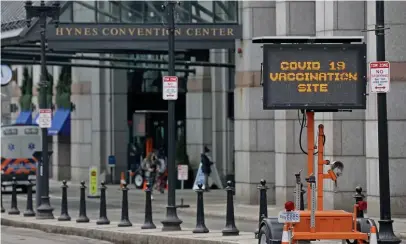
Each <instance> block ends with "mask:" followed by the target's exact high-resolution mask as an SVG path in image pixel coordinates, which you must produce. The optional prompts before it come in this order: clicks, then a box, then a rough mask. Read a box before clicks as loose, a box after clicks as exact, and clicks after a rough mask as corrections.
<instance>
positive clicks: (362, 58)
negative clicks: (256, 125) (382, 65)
mask: <svg viewBox="0 0 406 244" xmlns="http://www.w3.org/2000/svg"><path fill="white" fill-rule="evenodd" d="M329 48H331V49H334V50H337V49H338V48H341V49H342V50H343V51H348V50H350V51H351V50H354V51H357V52H358V57H357V60H356V62H357V66H358V67H359V70H357V73H358V80H359V83H360V84H359V86H360V87H359V89H360V91H359V95H360V96H363V97H362V99H361V102H360V103H356V104H355V103H354V104H327V103H325V104H324V105H316V104H314V105H313V104H309V103H307V104H304V103H299V104H287V103H278V104H277V103H275V104H270V103H271V102H269V101H270V97H269V95H268V94H269V92H268V91H269V89H271V87H270V84H269V83H270V82H269V77H268V75H269V68H268V67H269V62H270V60H269V56H268V54H269V52H270V50H272V49H279V50H282V49H287V50H289V51H292V50H294V49H296V50H311V49H323V51H326V50H328V49H329ZM366 54H367V50H366V44H365V43H361V44H291V43H290V44H264V45H263V70H262V81H263V109H264V110H292V109H295V110H297V109H299V110H312V111H339V110H351V109H362V110H365V109H366V96H367V90H366V89H367V88H366V87H367V77H366V74H367V56H366ZM269 104H270V105H269Z"/></svg>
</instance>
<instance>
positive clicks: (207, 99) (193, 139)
mask: <svg viewBox="0 0 406 244" xmlns="http://www.w3.org/2000/svg"><path fill="white" fill-rule="evenodd" d="M191 68H192V67H191ZM193 68H194V69H196V74H195V75H190V76H189V79H188V82H187V89H188V90H187V93H186V149H187V153H188V155H189V160H190V164H191V167H192V168H193V169H194V170H195V171H196V170H197V168H198V167H199V163H200V154H201V153H202V152H203V146H204V145H207V146H208V147H211V143H212V122H211V116H212V99H211V78H210V68H209V67H193ZM211 149H212V150H213V148H211Z"/></svg>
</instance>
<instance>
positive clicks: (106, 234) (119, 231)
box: [1, 214, 258, 244]
mask: <svg viewBox="0 0 406 244" xmlns="http://www.w3.org/2000/svg"><path fill="white" fill-rule="evenodd" d="M1 224H2V225H6V226H14V227H20V228H29V229H38V230H41V231H44V232H48V233H56V234H63V235H75V236H83V237H87V238H92V239H99V240H103V241H109V242H112V243H143V244H255V243H257V242H258V240H255V239H254V236H253V234H252V233H249V232H240V235H239V236H229V237H223V236H222V233H221V231H210V233H206V234H193V233H192V229H185V228H183V229H182V231H176V232H162V231H161V228H162V226H161V225H159V224H157V223H155V224H156V225H157V229H153V230H142V229H141V225H140V224H134V223H133V226H132V227H117V224H118V222H111V224H110V225H96V221H94V220H93V221H91V222H90V223H80V224H78V223H76V221H75V220H74V219H73V220H72V221H68V222H60V221H57V220H56V219H54V220H37V219H35V217H34V218H27V217H22V216H15V215H14V216H13V215H6V214H2V216H1Z"/></svg>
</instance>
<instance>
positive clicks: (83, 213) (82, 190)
mask: <svg viewBox="0 0 406 244" xmlns="http://www.w3.org/2000/svg"><path fill="white" fill-rule="evenodd" d="M80 184H81V186H80V206H79V218H77V219H76V223H89V221H90V220H89V218H88V217H87V216H86V197H85V190H86V186H85V181H81V182H80Z"/></svg>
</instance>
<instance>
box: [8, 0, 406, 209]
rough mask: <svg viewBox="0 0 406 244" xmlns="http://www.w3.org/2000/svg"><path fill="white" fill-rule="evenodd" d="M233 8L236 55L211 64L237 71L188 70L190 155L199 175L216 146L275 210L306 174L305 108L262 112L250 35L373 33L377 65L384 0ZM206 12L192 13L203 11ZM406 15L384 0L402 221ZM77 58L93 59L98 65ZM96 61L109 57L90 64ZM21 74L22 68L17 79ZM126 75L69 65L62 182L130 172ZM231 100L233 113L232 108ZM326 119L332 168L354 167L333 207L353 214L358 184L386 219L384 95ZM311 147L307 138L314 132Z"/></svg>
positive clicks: (234, 173) (394, 188) (251, 194)
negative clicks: (264, 188)
mask: <svg viewBox="0 0 406 244" xmlns="http://www.w3.org/2000/svg"><path fill="white" fill-rule="evenodd" d="M226 2H227V1H224V2H220V3H221V4H223V3H226ZM205 3H206V2H205ZM208 3H211V2H207V4H208ZM86 4H92V2H86ZM94 4H96V5H95V6H98V8H99V11H100V10H101V9H102V8H104V9H103V11H104V12H107V13H109V14H110V15H111V14H115V13H114V11H119V12H120V11H122V10H116V9H114V8H112V7H111V6H107V4H104V5H103V4H100V5H99V4H98V3H94ZM105 5H106V6H105ZM215 5H216V4H212V5H210V4H208V5H207V6H205V5H204V4H201V7H204V8H206V9H210V6H215ZM218 6H220V4H219V5H218ZM237 6H238V9H237ZM155 7H157V6H155ZM229 7H230V6H229ZM235 7H236V13H237V14H238V18H237V17H235V18H234V19H232V18H229V19H228V20H229V21H231V22H232V21H237V20H238V22H239V24H241V25H242V36H241V38H240V39H237V40H235V47H234V48H233V49H223V48H219V49H210V51H209V54H210V55H209V57H208V60H207V61H210V62H213V63H232V64H235V69H229V68H218V67H200V66H196V67H189V68H192V69H194V70H195V72H194V73H193V74H189V75H188V77H187V87H186V88H187V89H186V90H187V92H186V93H185V106H186V107H185V118H184V121H185V131H186V133H185V135H186V152H187V154H188V156H189V160H190V162H191V166H192V168H193V169H194V171H196V170H197V167H198V165H199V160H200V153H201V152H202V150H203V146H204V145H208V146H209V147H210V148H211V149H212V154H213V159H214V161H215V162H216V166H217V169H218V171H219V173H220V175H221V178H222V179H223V180H226V179H227V178H228V177H231V178H232V177H234V178H235V184H236V197H237V199H238V200H239V201H242V202H245V203H250V204H255V203H258V193H257V191H258V190H257V185H258V183H259V180H260V179H261V178H263V179H265V180H266V181H267V184H268V186H269V187H270V189H269V191H268V198H269V201H270V203H274V204H277V205H281V204H283V203H284V202H285V201H287V200H291V199H293V190H294V184H295V180H294V173H295V172H298V171H299V170H300V169H303V168H305V165H306V155H305V154H303V153H302V152H301V150H300V148H299V130H300V123H299V119H298V112H297V111H282V110H277V111H271V110H263V109H262V108H263V106H262V92H263V89H262V86H261V63H262V49H261V46H260V45H259V44H253V43H252V38H254V37H258V36H364V38H365V39H364V40H365V42H366V43H367V48H368V54H367V59H368V61H374V60H375V59H376V40H375V33H374V32H373V31H367V32H365V30H370V29H374V25H375V2H372V1H365V2H364V1H355V2H346V1H244V2H238V5H235ZM71 8H72V11H70V12H65V13H66V14H65V15H62V17H61V21H62V19H63V18H66V20H71V19H73V20H74V22H84V23H91V22H95V21H96V19H95V18H97V17H95V16H99V20H100V18H107V17H105V15H103V16H104V17H100V16H102V15H98V14H96V15H95V14H94V10H92V9H91V8H89V6H84V5H83V4H76V3H74V4H73V5H72V6H71ZM198 8H199V7H192V8H191V9H192V12H193V11H194V12H193V14H194V15H196V13H197V12H196V9H198ZM221 9H223V8H220V7H218V8H217V9H216V8H213V7H212V8H211V9H210V11H211V12H212V13H215V14H216V15H215V16H219V18H220V17H221V16H223V15H225V14H224V13H222V12H221V11H223V10H221ZM92 11H93V12H92ZM216 11H217V12H216ZM405 12H406V4H404V3H403V2H400V1H399V2H396V1H388V2H385V14H386V16H385V18H386V20H385V21H386V25H387V27H389V28H390V29H389V30H387V31H386V40H385V41H386V59H387V60H388V61H390V62H391V81H392V84H391V91H390V93H389V94H388V125H389V154H390V179H391V196H392V202H391V204H392V213H393V215H395V216H405V215H406V211H405V208H404V207H405V204H406V188H405V187H404V186H405V184H406V182H405V180H404V179H403V174H404V173H405V172H406V164H405V158H406V151H405V150H404V145H405V139H404V138H405V135H406V126H405V125H406V113H405V112H404V111H405V110H404V109H403V107H402V105H403V101H404V95H403V93H404V91H405V89H406V88H405V87H404V86H405V85H404V84H406V83H405V81H406V73H405V72H404V70H405V68H404V66H405V61H406V51H405V50H406V41H405V40H406V38H405V35H406V18H405V15H404V13H405ZM67 13H69V14H67ZM222 14H223V15H222ZM121 15H122V13H120V16H121ZM89 16H91V17H89ZM127 16H130V15H128V14H127ZM227 16H230V14H228V15H227ZM147 17H148V18H154V17H155V15H154V14H150V13H149V14H147ZM223 17H224V16H223ZM110 18H111V17H110ZM200 18H209V17H207V16H205V17H200ZM212 18H213V19H216V17H212ZM223 19H224V18H223ZM134 21H136V20H134ZM194 21H199V20H194ZM192 22H193V21H192ZM86 55H90V54H86ZM92 55H93V56H97V57H106V56H108V55H106V54H92ZM114 57H129V55H128V54H115V55H114ZM146 58H149V56H148V57H146ZM72 62H75V63H81V62H82V63H83V62H85V63H87V64H89V61H80V60H75V61H72ZM91 63H94V64H109V63H110V62H106V61H91ZM16 67H17V66H16ZM162 67H165V66H162ZM21 69H22V68H21V67H18V68H17V70H18V72H17V73H18V74H19V75H18V76H17V77H18V80H19V82H20V84H21V79H22V78H21V77H22V71H21ZM49 70H50V72H51V73H52V74H53V79H54V86H56V85H57V83H58V79H57V77H58V74H59V72H60V70H61V68H60V67H57V66H50V67H49ZM39 71H40V70H39V68H38V67H36V66H34V67H33V78H34V83H35V79H38V78H36V77H38V76H39V75H38V74H39ZM163 75H165V74H164V73H163ZM127 80H128V73H127V71H125V70H118V69H100V68H80V67H73V68H72V86H71V101H72V103H74V104H75V110H73V111H72V112H71V115H70V120H71V121H70V123H71V124H70V125H71V129H70V131H71V133H70V135H69V136H68V137H67V136H53V138H52V143H53V145H52V148H53V151H54V154H53V160H52V171H53V178H55V179H58V180H62V179H65V178H70V179H71V180H72V181H80V180H83V179H87V178H88V170H89V167H90V166H97V167H99V169H100V173H101V179H104V178H106V179H108V178H109V175H110V172H109V168H108V165H107V158H108V156H109V155H115V156H116V160H117V165H116V168H115V169H116V174H115V177H116V178H118V177H119V173H120V172H121V171H126V170H127V144H128V141H129V136H128V135H129V133H130V132H129V126H128V114H127V113H128V112H127V107H128V106H129V105H128V101H127V100H128V85H127V82H122V81H127ZM13 86H14V87H15V89H14V93H13V94H11V95H10V96H11V97H12V99H11V103H17V100H18V86H17V84H13ZM34 96H35V93H34ZM2 99H3V98H2ZM33 103H34V104H37V102H36V99H33ZM230 103H231V104H233V106H229V104H230ZM36 107H38V106H36ZM17 115H18V112H17V113H12V115H11V117H12V119H13V118H14V119H15V118H16V116H17ZM320 123H322V124H324V126H325V133H326V138H327V140H326V150H325V154H326V158H327V159H329V160H331V161H333V160H340V161H342V162H343V163H344V165H345V168H344V173H343V176H342V177H341V178H339V180H338V186H337V187H335V186H334V185H333V183H327V184H325V189H324V191H325V196H326V197H325V206H326V208H337V209H338V208H343V209H347V210H351V205H350V204H348V203H349V202H353V201H354V200H353V194H354V189H355V187H356V186H357V185H360V186H362V187H363V189H364V190H365V191H366V193H367V195H368V203H369V205H368V209H369V215H371V216H377V215H378V214H379V174H378V140H377V106H376V96H375V95H374V94H369V95H368V96H367V109H366V110H362V111H352V112H340V113H318V114H317V113H316V125H318V124H320ZM302 140H303V141H305V140H306V136H304V138H302Z"/></svg>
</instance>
